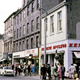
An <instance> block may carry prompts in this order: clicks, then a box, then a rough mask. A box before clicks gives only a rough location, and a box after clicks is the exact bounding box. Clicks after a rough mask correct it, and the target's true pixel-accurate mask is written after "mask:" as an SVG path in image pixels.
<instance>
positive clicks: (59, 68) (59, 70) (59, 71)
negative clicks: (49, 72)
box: [57, 66, 62, 77]
mask: <svg viewBox="0 0 80 80" xmlns="http://www.w3.org/2000/svg"><path fill="white" fill-rule="evenodd" d="M57 72H58V74H59V77H62V74H61V67H60V66H59V67H58V70H57Z"/></svg>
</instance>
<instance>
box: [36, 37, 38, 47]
mask: <svg viewBox="0 0 80 80" xmlns="http://www.w3.org/2000/svg"><path fill="white" fill-rule="evenodd" d="M38 46H39V36H37V37H36V47H38Z"/></svg>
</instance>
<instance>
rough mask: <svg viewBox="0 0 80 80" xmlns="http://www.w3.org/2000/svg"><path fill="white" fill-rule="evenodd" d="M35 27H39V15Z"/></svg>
mask: <svg viewBox="0 0 80 80" xmlns="http://www.w3.org/2000/svg"><path fill="white" fill-rule="evenodd" d="M36 28H37V29H39V17H37V19H36Z"/></svg>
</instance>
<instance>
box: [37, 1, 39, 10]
mask: <svg viewBox="0 0 80 80" xmlns="http://www.w3.org/2000/svg"><path fill="white" fill-rule="evenodd" d="M37 9H39V0H37Z"/></svg>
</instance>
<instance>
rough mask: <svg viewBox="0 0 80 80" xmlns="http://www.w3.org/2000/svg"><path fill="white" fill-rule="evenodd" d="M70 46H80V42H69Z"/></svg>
mask: <svg viewBox="0 0 80 80" xmlns="http://www.w3.org/2000/svg"><path fill="white" fill-rule="evenodd" d="M69 47H80V43H69Z"/></svg>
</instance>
